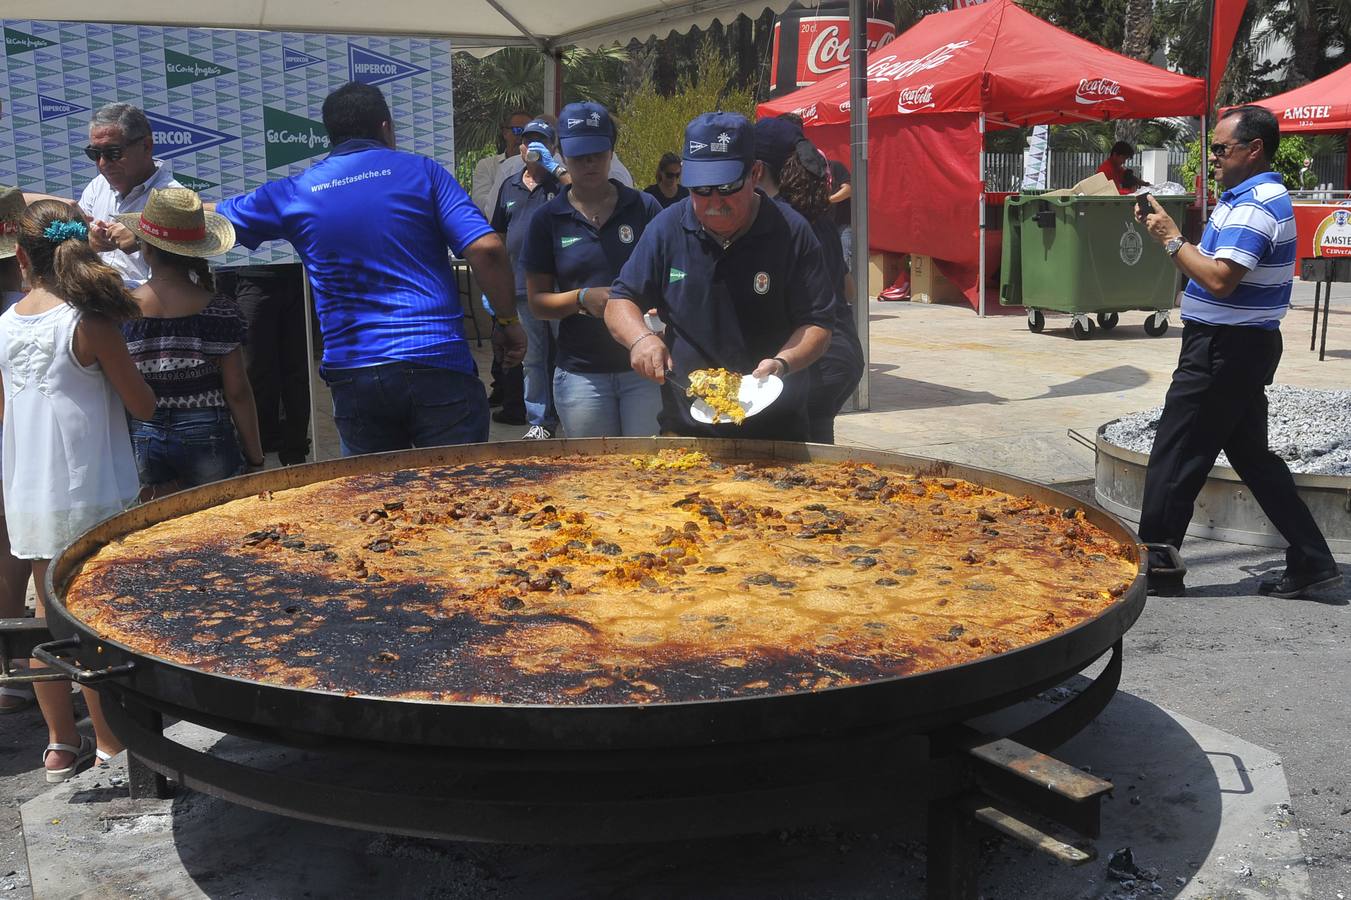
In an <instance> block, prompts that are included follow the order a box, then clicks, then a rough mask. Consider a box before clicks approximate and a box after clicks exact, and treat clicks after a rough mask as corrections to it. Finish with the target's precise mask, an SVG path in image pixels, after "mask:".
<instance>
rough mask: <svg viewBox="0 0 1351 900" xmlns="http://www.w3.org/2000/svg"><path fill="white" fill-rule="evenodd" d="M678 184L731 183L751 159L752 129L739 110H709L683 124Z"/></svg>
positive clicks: (690, 185)
mask: <svg viewBox="0 0 1351 900" xmlns="http://www.w3.org/2000/svg"><path fill="white" fill-rule="evenodd" d="M680 159H681V162H682V164H683V165H682V167H681V168H682V171H681V174H680V183H681V184H683V185H685V187H692V188H695V187H716V186H718V185H720V184H731V183H732V182H734V181H736V180H737V179H738V178H740V177H741V176H743V175H745V174H746V172H748V171H749V170H750V167H751V165H752V164H753V163H754V162H755V130H754V129H753V128H752V127H751V123H750V122H749V121H747V119H746V117H745V116H743V115H741V114H739V113H725V112H711V113H703V114H701V115H698V116H695V117H694V119H693V120H692V121H691V122H690V124H688V125H686V126H685V146H684V148H683V149H682V151H681V154H680Z"/></svg>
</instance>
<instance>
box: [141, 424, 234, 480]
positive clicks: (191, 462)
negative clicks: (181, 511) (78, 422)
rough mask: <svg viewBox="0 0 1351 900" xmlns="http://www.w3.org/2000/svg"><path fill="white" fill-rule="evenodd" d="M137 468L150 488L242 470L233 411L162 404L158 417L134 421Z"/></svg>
mask: <svg viewBox="0 0 1351 900" xmlns="http://www.w3.org/2000/svg"><path fill="white" fill-rule="evenodd" d="M131 446H132V449H133V450H134V451H135V452H136V470H137V473H138V474H139V475H140V477H141V484H142V485H144V486H146V487H153V486H155V485H167V484H176V485H177V486H178V487H180V488H190V487H196V486H197V485H199V484H207V483H209V482H212V481H220V480H221V479H222V478H230V477H232V476H234V475H238V474H239V473H240V472H242V471H244V455H243V454H242V453H241V452H240V450H239V440H238V438H236V437H235V423H234V420H232V419H231V418H230V411H229V410H228V409H224V408H221V407H216V408H212V409H161V410H156V411H155V415H154V418H151V419H148V420H142V419H132V420H131Z"/></svg>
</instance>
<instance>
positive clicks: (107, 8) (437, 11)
mask: <svg viewBox="0 0 1351 900" xmlns="http://www.w3.org/2000/svg"><path fill="white" fill-rule="evenodd" d="M787 5H788V0H751V2H746V0H585V2H560V0H449V2H447V0H390V2H385V3H378V2H372V0H213V2H210V3H185V2H183V0H119V2H117V3H90V2H87V0H72V2H70V3H68V4H62V5H61V7H60V9H59V11H58V10H57V9H56V8H53V9H52V10H51V11H52V12H53V13H57V15H50V16H44V15H42V13H41V10H39V9H35V8H34V6H33V4H32V2H31V0H30V2H18V0H0V18H7V19H8V18H12V19H31V18H54V19H63V20H67V21H78V22H113V23H135V24H142V25H160V26H177V27H199V28H239V29H260V30H265V31H327V32H339V33H352V34H401V35H421V36H434V37H446V38H449V39H451V40H452V41H453V42H454V44H455V46H456V47H457V48H458V49H466V50H472V49H478V50H494V49H497V48H499V47H510V46H522V45H524V46H537V47H541V48H542V49H546V50H553V49H563V48H566V47H570V46H580V47H600V46H606V45H609V44H614V43H627V42H628V41H629V40H630V39H632V38H637V39H639V40H646V39H647V38H648V37H651V36H652V35H657V36H658V37H665V36H666V35H668V34H670V33H671V32H672V31H676V32H681V33H683V32H685V31H688V30H689V29H690V28H692V27H695V26H699V27H701V28H702V27H706V26H707V25H709V24H710V23H711V22H713V21H714V20H715V19H719V20H722V21H723V22H728V21H730V20H731V19H734V18H735V17H736V16H737V15H739V14H740V13H743V12H744V13H746V14H747V15H750V16H752V17H754V16H758V15H759V14H760V13H761V12H763V11H764V10H765V9H766V8H769V9H773V10H774V11H775V12H781V11H782V10H783V9H784V8H785V7H786V6H787ZM806 5H812V4H811V3H810V0H809V3H808V4H806Z"/></svg>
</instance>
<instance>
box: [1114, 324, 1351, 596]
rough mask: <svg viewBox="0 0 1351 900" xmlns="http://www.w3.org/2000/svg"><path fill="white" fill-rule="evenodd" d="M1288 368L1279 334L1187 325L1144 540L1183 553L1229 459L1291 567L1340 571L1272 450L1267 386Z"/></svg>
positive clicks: (1155, 462)
mask: <svg viewBox="0 0 1351 900" xmlns="http://www.w3.org/2000/svg"><path fill="white" fill-rule="evenodd" d="M1280 361H1281V333H1280V331H1277V330H1274V329H1273V330H1270V331H1268V330H1266V329H1262V328H1250V327H1241V326H1231V325H1202V324H1199V323H1196V322H1187V323H1185V325H1184V326H1183V329H1182V353H1181V355H1180V356H1179V358H1178V365H1177V371H1175V372H1174V373H1173V383H1172V386H1171V387H1169V388H1168V396H1167V399H1165V400H1164V404H1163V416H1162V417H1161V418H1160V420H1159V427H1158V435H1157V437H1155V438H1154V450H1153V452H1151V453H1150V455H1149V470H1148V472H1147V474H1146V475H1145V493H1144V501H1143V503H1142V507H1141V511H1140V538H1141V539H1142V540H1144V541H1145V542H1146V543H1162V544H1172V545H1173V546H1174V547H1181V546H1182V541H1183V538H1184V537H1185V536H1186V534H1187V524H1188V523H1189V522H1190V521H1191V517H1192V511H1193V507H1194V505H1195V503H1196V497H1197V495H1198V494H1200V493H1201V488H1202V487H1203V486H1204V484H1205V480H1206V476H1207V474H1209V472H1210V469H1211V466H1213V465H1214V464H1215V458H1216V457H1217V456H1218V455H1219V452H1220V451H1221V450H1223V451H1224V452H1225V455H1227V456H1228V457H1229V463H1230V465H1232V466H1233V468H1234V471H1235V472H1237V473H1238V475H1239V477H1240V478H1242V479H1243V483H1244V484H1246V485H1247V486H1248V489H1249V490H1250V491H1252V495H1253V497H1254V499H1256V500H1257V502H1258V504H1259V505H1261V507H1262V511H1263V512H1264V513H1266V516H1267V518H1268V519H1269V520H1270V521H1271V524H1272V525H1274V526H1276V530H1277V531H1279V532H1280V533H1281V536H1282V537H1284V538H1285V540H1286V541H1287V542H1288V543H1289V545H1290V546H1289V548H1288V549H1287V550H1286V553H1285V560H1286V566H1287V568H1288V569H1289V570H1290V571H1292V572H1308V571H1317V570H1321V569H1325V568H1328V567H1330V566H1333V565H1335V564H1336V563H1335V561H1334V560H1333V558H1332V552H1331V551H1330V550H1329V549H1328V544H1327V541H1326V540H1324V538H1323V535H1322V532H1320V531H1319V530H1318V525H1317V524H1316V523H1315V522H1314V520H1313V516H1312V515H1310V513H1309V508H1308V507H1307V506H1305V505H1304V501H1302V500H1300V499H1299V495H1298V494H1296V492H1295V482H1294V479H1293V478H1292V477H1291V475H1290V469H1289V467H1288V466H1286V464H1285V461H1284V460H1282V459H1281V458H1280V457H1279V456H1277V455H1276V454H1275V453H1272V452H1271V450H1270V448H1268V446H1267V395H1266V385H1268V384H1271V382H1272V379H1273V378H1274V377H1275V375H1276V367H1277V365H1279V364H1280Z"/></svg>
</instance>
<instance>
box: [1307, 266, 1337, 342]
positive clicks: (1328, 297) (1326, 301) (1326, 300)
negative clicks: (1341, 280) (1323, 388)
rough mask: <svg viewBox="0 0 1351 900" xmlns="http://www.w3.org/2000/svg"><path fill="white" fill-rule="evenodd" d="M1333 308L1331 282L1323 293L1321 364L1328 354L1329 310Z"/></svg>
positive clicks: (1315, 326)
mask: <svg viewBox="0 0 1351 900" xmlns="http://www.w3.org/2000/svg"><path fill="white" fill-rule="evenodd" d="M1331 306H1332V281H1331V280H1329V281H1328V283H1327V289H1326V290H1325V291H1323V339H1322V340H1321V341H1319V343H1318V361H1319V362H1322V361H1323V355H1324V354H1325V353H1326V352H1327V349H1328V308H1329V307H1331ZM1314 315H1315V316H1316V315H1318V314H1317V313H1314ZM1317 327H1318V323H1317V322H1315V323H1314V328H1315V329H1316V328H1317ZM1309 349H1310V350H1312V349H1313V348H1312V347H1310V348H1309Z"/></svg>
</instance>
